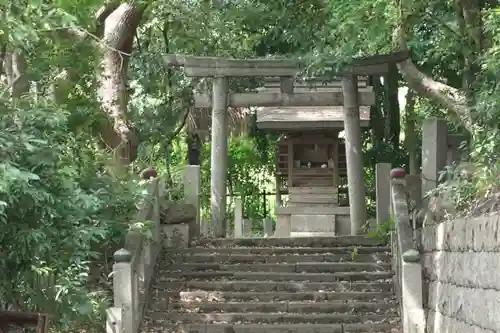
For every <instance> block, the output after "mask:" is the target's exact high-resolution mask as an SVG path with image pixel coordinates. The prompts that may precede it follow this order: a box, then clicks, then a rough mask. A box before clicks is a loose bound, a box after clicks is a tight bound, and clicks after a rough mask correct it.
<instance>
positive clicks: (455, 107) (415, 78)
mask: <svg viewBox="0 0 500 333" xmlns="http://www.w3.org/2000/svg"><path fill="white" fill-rule="evenodd" d="M403 23H404V22H402V24H400V26H399V27H397V28H396V29H395V30H394V34H393V41H394V43H395V45H396V47H398V48H400V49H407V45H406V34H405V31H404V24H403ZM398 69H399V71H400V73H401V75H402V76H403V78H404V79H405V81H406V82H407V84H408V87H410V88H411V89H413V90H415V91H416V92H417V93H419V94H420V95H422V96H423V97H426V98H428V99H430V100H432V101H433V102H435V103H437V104H439V105H441V106H442V107H443V108H445V109H447V110H448V111H450V112H452V113H454V114H455V115H457V116H458V118H459V119H460V120H461V122H462V124H463V125H464V127H465V128H466V129H467V130H469V131H472V112H471V108H470V107H469V105H468V101H467V97H466V95H465V93H464V92H463V91H462V90H460V89H456V88H454V87H451V86H448V85H446V84H444V83H442V82H439V81H436V80H434V79H432V78H431V77H430V76H427V75H426V74H424V73H422V72H421V71H420V70H419V69H418V68H417V66H415V64H414V63H413V61H412V60H411V59H410V58H409V59H407V60H405V61H403V62H400V63H398Z"/></svg>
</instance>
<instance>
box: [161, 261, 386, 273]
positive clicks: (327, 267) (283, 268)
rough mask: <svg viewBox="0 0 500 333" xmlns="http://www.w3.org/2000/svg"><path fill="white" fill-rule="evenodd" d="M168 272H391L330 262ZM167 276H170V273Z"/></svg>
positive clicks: (176, 267)
mask: <svg viewBox="0 0 500 333" xmlns="http://www.w3.org/2000/svg"><path fill="white" fill-rule="evenodd" d="M165 269H166V270H167V271H170V272H175V271H180V272H187V271H207V270H211V271H228V272H238V271H244V272H283V273H301V272H309V273H341V272H346V273H347V272H380V271H384V272H387V271H390V270H391V264H388V263H357V262H343V263H338V262H336V263H329V262H298V263H293V264H290V263H274V264H267V263H266V264H219V263H201V262H196V263H182V264H173V265H169V266H167V267H165ZM166 274H169V273H168V272H167V273H166Z"/></svg>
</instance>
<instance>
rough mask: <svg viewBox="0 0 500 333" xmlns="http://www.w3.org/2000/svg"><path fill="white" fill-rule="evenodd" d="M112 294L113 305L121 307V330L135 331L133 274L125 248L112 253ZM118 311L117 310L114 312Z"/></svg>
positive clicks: (127, 332)
mask: <svg viewBox="0 0 500 333" xmlns="http://www.w3.org/2000/svg"><path fill="white" fill-rule="evenodd" d="M113 259H114V261H115V264H114V265H113V272H114V275H113V296H114V300H113V303H114V306H115V307H116V308H120V309H121V314H122V318H121V332H123V333H135V331H134V330H135V329H136V323H135V318H136V314H135V313H134V310H135V308H136V307H135V302H137V301H138V300H137V299H135V296H136V295H135V293H134V284H135V281H134V274H133V271H132V264H131V260H132V254H131V253H130V252H129V251H127V250H126V249H120V250H118V251H116V252H115V253H114V255H113ZM116 313H119V312H115V314H116Z"/></svg>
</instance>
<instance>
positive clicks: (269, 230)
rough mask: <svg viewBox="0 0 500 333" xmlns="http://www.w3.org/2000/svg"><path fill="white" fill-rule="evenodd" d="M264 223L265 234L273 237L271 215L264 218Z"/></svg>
mask: <svg viewBox="0 0 500 333" xmlns="http://www.w3.org/2000/svg"><path fill="white" fill-rule="evenodd" d="M263 224H264V236H265V237H271V236H272V235H273V219H272V218H270V217H266V218H265V219H264V220H263Z"/></svg>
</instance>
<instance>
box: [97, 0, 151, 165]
mask: <svg viewBox="0 0 500 333" xmlns="http://www.w3.org/2000/svg"><path fill="white" fill-rule="evenodd" d="M142 13H143V9H142V8H139V7H138V6H137V5H132V4H128V3H123V4H121V5H119V6H118V7H117V8H116V9H115V10H114V11H113V12H111V14H109V16H107V17H106V19H105V20H104V32H103V38H102V42H103V43H102V53H103V56H102V61H101V66H102V72H101V74H100V84H101V87H100V97H101V106H102V108H103V110H104V111H105V112H106V113H107V115H108V117H109V119H110V122H106V121H104V122H102V123H101V136H102V140H103V142H104V144H105V145H106V146H107V147H108V148H111V149H113V150H114V151H115V153H116V154H115V157H116V158H117V159H116V162H118V164H122V165H123V164H128V163H130V162H132V161H134V160H135V158H136V157H137V145H138V139H137V135H136V133H135V131H134V130H133V128H132V126H131V124H130V122H129V121H128V119H127V111H128V92H127V77H126V75H127V67H128V60H129V57H130V54H131V52H132V49H133V42H134V36H135V32H136V30H137V27H138V25H139V23H140V20H141V16H142Z"/></svg>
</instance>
